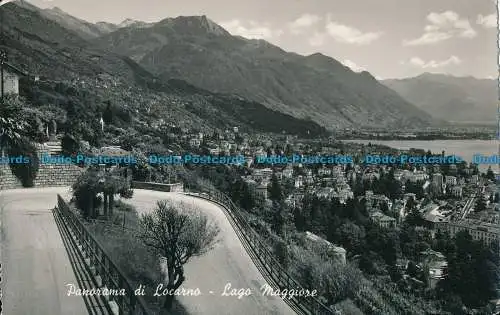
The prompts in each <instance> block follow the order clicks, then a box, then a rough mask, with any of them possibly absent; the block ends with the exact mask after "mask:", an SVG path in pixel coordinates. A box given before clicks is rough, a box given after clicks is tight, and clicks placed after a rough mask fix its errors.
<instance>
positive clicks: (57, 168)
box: [0, 164, 85, 190]
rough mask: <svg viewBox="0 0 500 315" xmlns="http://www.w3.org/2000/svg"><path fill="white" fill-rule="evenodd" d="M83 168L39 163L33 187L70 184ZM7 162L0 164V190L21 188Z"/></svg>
mask: <svg viewBox="0 0 500 315" xmlns="http://www.w3.org/2000/svg"><path fill="white" fill-rule="evenodd" d="M84 171H85V169H84V168H81V167H78V166H76V165H69V164H40V167H39V169H38V174H37V176H36V178H35V187H50V186H71V185H72V184H73V182H74V181H75V179H76V178H77V177H78V176H79V175H80V174H81V173H82V172H84ZM22 187H23V186H22V185H21V182H20V181H19V179H17V177H16V176H15V175H14V174H12V171H11V170H10V166H9V165H8V164H0V190H1V189H14V188H22Z"/></svg>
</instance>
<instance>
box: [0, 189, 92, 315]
mask: <svg viewBox="0 0 500 315" xmlns="http://www.w3.org/2000/svg"><path fill="white" fill-rule="evenodd" d="M57 194H61V196H63V197H66V198H67V197H68V196H69V188H68V187H58V188H31V189H16V190H3V191H0V211H1V216H0V219H1V227H2V229H1V232H2V234H1V238H2V239H1V246H2V248H1V257H2V259H1V262H2V267H3V268H2V269H3V270H2V276H3V279H2V280H3V282H2V293H3V298H2V302H3V314H5V315H73V314H74V315H83V314H88V312H87V308H86V307H85V304H84V300H83V298H82V297H81V296H67V287H66V284H68V283H74V284H77V280H76V278H75V275H74V272H73V269H72V267H71V264H70V260H69V258H68V254H67V252H66V249H65V247H64V245H63V241H62V239H61V235H60V234H59V230H58V229H57V226H56V223H55V221H54V216H53V214H52V211H51V209H52V208H54V206H55V205H56V204H57Z"/></svg>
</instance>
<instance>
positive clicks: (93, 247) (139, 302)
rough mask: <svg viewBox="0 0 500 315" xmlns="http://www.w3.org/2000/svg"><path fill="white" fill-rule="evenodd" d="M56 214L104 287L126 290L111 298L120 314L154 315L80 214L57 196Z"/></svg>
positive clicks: (118, 290)
mask: <svg viewBox="0 0 500 315" xmlns="http://www.w3.org/2000/svg"><path fill="white" fill-rule="evenodd" d="M57 205H58V206H57V211H59V214H60V215H61V218H62V221H63V224H64V225H66V226H67V227H68V228H69V230H70V231H71V232H72V234H73V235H74V237H75V238H76V240H77V241H78V243H79V244H80V246H81V247H82V250H83V251H84V252H85V254H86V255H87V258H88V259H89V260H90V265H91V266H94V267H95V271H96V274H98V275H99V276H100V277H101V279H102V286H101V287H102V288H104V287H105V288H107V289H108V290H116V291H110V292H120V290H122V289H123V290H124V291H125V295H110V296H109V299H110V300H113V301H114V302H115V303H116V304H117V305H118V309H119V314H120V315H152V313H151V312H150V311H149V310H148V307H147V306H146V305H147V304H146V302H145V301H144V299H143V298H142V297H141V296H136V295H135V293H134V289H133V287H132V285H131V284H130V282H129V280H128V279H127V278H126V277H125V275H124V273H123V272H122V271H121V270H120V268H118V266H116V265H115V264H114V263H113V261H112V260H111V259H110V258H109V257H108V255H107V254H106V252H105V251H104V249H103V247H102V245H100V244H99V242H98V241H97V240H96V239H95V238H94V237H93V236H92V234H91V233H90V232H89V231H88V229H87V228H86V227H85V225H84V224H83V223H82V222H81V221H80V219H79V218H78V217H77V215H76V214H75V213H74V212H73V211H72V210H71V209H70V208H69V206H68V204H67V203H66V202H65V201H64V199H63V198H62V197H61V196H60V195H59V194H58V195H57Z"/></svg>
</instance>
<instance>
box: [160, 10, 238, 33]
mask: <svg viewBox="0 0 500 315" xmlns="http://www.w3.org/2000/svg"><path fill="white" fill-rule="evenodd" d="M158 24H159V25H168V26H170V27H172V28H175V29H179V31H182V32H188V33H196V34H200V35H203V34H213V35H219V36H221V35H230V33H229V32H228V31H226V30H225V29H224V28H223V27H222V26H220V25H219V24H217V23H215V22H214V21H212V20H211V19H209V18H208V17H207V16H206V15H194V16H183V15H181V16H178V17H176V18H166V19H164V20H162V21H160V22H158Z"/></svg>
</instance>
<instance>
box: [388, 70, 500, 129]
mask: <svg viewBox="0 0 500 315" xmlns="http://www.w3.org/2000/svg"><path fill="white" fill-rule="evenodd" d="M382 83H383V84H385V85H386V86H388V87H389V88H391V89H393V90H394V91H396V92H397V93H398V94H399V95H401V96H402V97H403V98H405V99H406V100H407V101H409V102H411V103H412V104H415V105H416V106H418V107H419V108H420V109H422V110H425V111H426V112H428V113H429V114H431V115H432V116H434V117H435V118H439V119H446V120H448V121H450V122H468V123H471V122H479V123H484V122H494V121H496V111H497V99H498V83H497V81H496V80H493V79H477V78H474V77H455V76H451V75H445V74H432V73H424V74H421V75H419V76H416V77H413V78H405V79H390V80H383V81H382Z"/></svg>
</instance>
